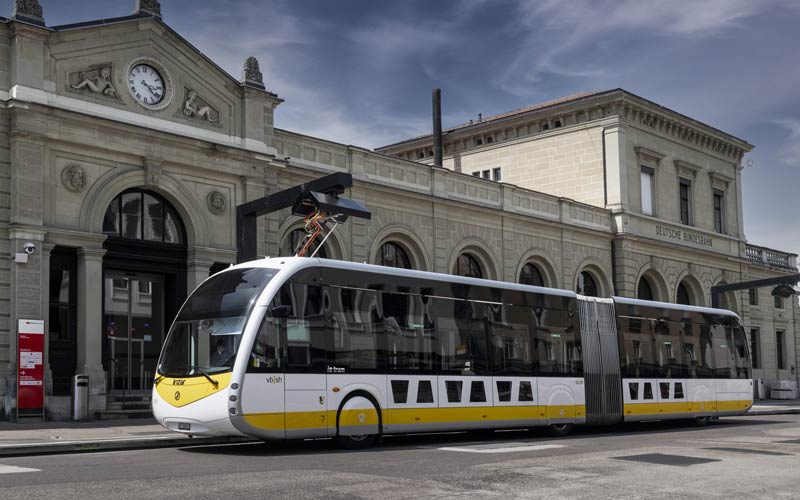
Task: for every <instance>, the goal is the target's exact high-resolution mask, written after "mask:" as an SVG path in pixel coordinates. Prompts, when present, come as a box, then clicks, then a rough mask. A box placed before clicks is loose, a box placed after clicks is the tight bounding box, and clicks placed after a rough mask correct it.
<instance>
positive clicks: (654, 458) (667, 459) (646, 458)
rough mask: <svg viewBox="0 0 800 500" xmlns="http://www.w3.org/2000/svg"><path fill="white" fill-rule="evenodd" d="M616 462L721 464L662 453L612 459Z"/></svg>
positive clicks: (704, 459) (714, 460)
mask: <svg viewBox="0 0 800 500" xmlns="http://www.w3.org/2000/svg"><path fill="white" fill-rule="evenodd" d="M614 459H616V460H628V461H630V462H643V463H648V464H658V465H675V466H677V467H689V466H692V465H699V464H706V463H709V462H721V461H722V460H717V459H716V458H698V457H687V456H684V455H666V454H664V453H648V454H644V455H629V456H627V457H614Z"/></svg>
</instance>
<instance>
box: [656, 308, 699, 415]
mask: <svg viewBox="0 0 800 500" xmlns="http://www.w3.org/2000/svg"><path fill="white" fill-rule="evenodd" d="M681 328H682V325H681V323H678V322H675V321H667V320H666V319H658V320H653V335H654V339H655V355H656V364H657V370H658V374H657V375H658V378H657V380H656V382H657V383H656V385H657V387H654V389H655V390H656V393H657V398H658V415H660V416H663V417H664V418H681V417H683V418H685V417H687V416H688V415H689V414H690V413H691V405H690V404H689V398H688V397H687V392H686V367H687V365H686V360H685V353H684V347H683V340H682V339H681Z"/></svg>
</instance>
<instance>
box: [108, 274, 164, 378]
mask: <svg viewBox="0 0 800 500" xmlns="http://www.w3.org/2000/svg"><path fill="white" fill-rule="evenodd" d="M103 313H104V315H103V324H104V335H105V338H106V342H107V343H108V351H107V352H108V386H109V390H110V391H112V392H146V391H149V390H150V389H151V388H152V385H153V378H154V376H155V369H156V363H158V355H159V352H160V351H161V344H162V342H163V337H164V281H163V279H162V278H161V277H160V276H153V275H145V274H139V273H120V272H113V271H109V272H106V274H105V292H104V305H103Z"/></svg>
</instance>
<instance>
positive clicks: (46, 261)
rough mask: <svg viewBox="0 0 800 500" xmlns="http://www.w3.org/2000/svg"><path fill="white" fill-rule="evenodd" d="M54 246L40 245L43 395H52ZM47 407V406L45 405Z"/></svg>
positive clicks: (49, 244)
mask: <svg viewBox="0 0 800 500" xmlns="http://www.w3.org/2000/svg"><path fill="white" fill-rule="evenodd" d="M53 248H55V245H53V244H52V243H43V244H42V276H41V283H42V286H41V290H40V291H41V301H42V319H43V320H44V333H45V335H44V395H45V398H47V397H48V396H52V395H53V370H52V369H51V368H50V252H52V251H53ZM47 406H48V407H49V405H47Z"/></svg>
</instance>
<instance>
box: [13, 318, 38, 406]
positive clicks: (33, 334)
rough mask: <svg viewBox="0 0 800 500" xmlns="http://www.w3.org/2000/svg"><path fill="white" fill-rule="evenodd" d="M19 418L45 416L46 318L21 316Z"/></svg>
mask: <svg viewBox="0 0 800 500" xmlns="http://www.w3.org/2000/svg"><path fill="white" fill-rule="evenodd" d="M17 367H18V368H17V420H19V418H20V417H23V418H24V417H41V418H42V419H43V420H44V321H43V320H40V319H21V320H19V323H18V328H17Z"/></svg>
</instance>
